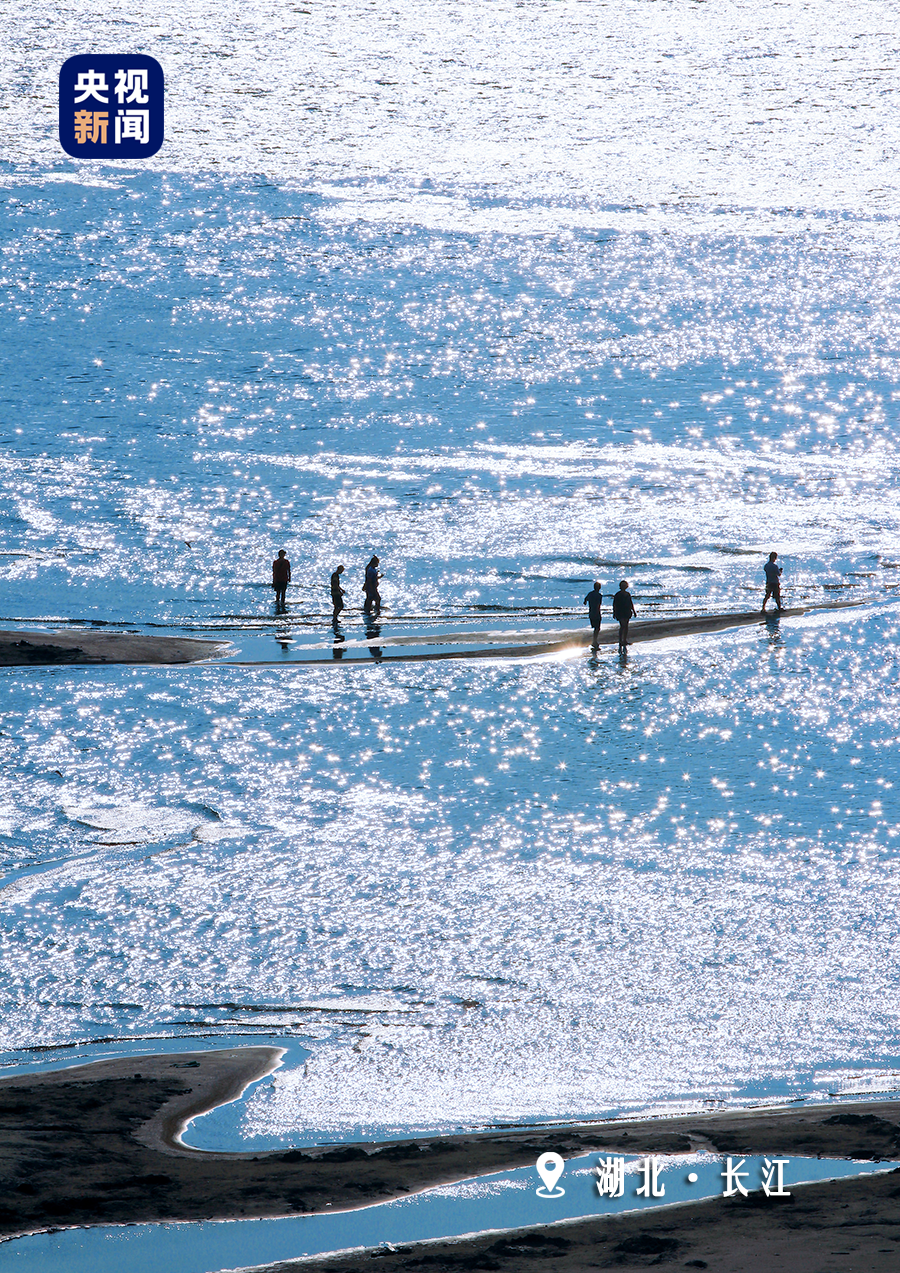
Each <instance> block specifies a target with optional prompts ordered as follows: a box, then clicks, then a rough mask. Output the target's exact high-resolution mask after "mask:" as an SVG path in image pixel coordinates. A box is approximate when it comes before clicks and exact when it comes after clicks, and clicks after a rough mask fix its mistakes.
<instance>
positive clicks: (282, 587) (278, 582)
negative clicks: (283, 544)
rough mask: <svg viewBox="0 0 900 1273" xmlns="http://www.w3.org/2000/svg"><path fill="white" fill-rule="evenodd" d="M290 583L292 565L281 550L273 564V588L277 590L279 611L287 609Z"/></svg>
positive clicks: (276, 598) (276, 602)
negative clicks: (286, 598) (286, 599)
mask: <svg viewBox="0 0 900 1273" xmlns="http://www.w3.org/2000/svg"><path fill="white" fill-rule="evenodd" d="M290 582H291V563H290V562H289V561H288V559H287V553H286V552H285V551H284V549H283V548H281V549H279V552H278V556H277V557H276V558H275V560H274V561H273V562H272V587H273V588H274V589H275V606H276V608H277V609H279V610H284V609H286V601H285V597H286V595H287V586H288V584H289V583H290Z"/></svg>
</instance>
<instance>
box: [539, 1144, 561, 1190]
mask: <svg viewBox="0 0 900 1273" xmlns="http://www.w3.org/2000/svg"><path fill="white" fill-rule="evenodd" d="M565 1169H566V1164H565V1163H564V1162H563V1160H562V1158H561V1157H560V1155H559V1154H541V1156H540V1158H539V1159H538V1160H537V1170H538V1175H539V1176H540V1178H541V1180H543V1182H544V1188H543V1189H537V1190H536V1191H535V1192H536V1193H539V1194H540V1195H541V1197H542V1198H561V1197H562V1196H563V1194H564V1193H565V1192H566V1191H565V1189H557V1188H556V1182H557V1180H559V1178H560V1176H561V1175H562V1174H563V1172H564V1171H565Z"/></svg>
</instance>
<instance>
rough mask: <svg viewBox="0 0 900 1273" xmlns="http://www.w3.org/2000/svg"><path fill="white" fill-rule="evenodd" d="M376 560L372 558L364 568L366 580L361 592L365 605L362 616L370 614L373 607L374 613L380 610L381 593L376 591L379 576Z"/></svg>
mask: <svg viewBox="0 0 900 1273" xmlns="http://www.w3.org/2000/svg"><path fill="white" fill-rule="evenodd" d="M378 565H379V562H378V558H377V557H373V558H372V559H371V561H370V562H369V564H368V566H366V578H365V583H364V584H363V592H364V593H365V594H366V604H365V605H364V606H363V614H371V613H372V607H373V606H374V607H375V613H376V614H378V611H379V610H380V609H381V593H380V592H379V591H378V580H379V579H380V578H381V575H380V574H379V572H378Z"/></svg>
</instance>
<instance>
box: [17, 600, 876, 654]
mask: <svg viewBox="0 0 900 1273" xmlns="http://www.w3.org/2000/svg"><path fill="white" fill-rule="evenodd" d="M864 604H865V603H864V602H861V601H837V602H832V603H831V604H829V605H821V606H797V607H794V608H792V609H786V610H782V611H781V612H780V615H776V613H775V611H773V610H770V611H769V612H768V614H767V615H766V616H765V618H764V617H763V615H762V613H761V612H760V611H759V610H749V611H744V610H742V611H735V612H734V613H729V614H702V615H682V616H679V617H677V618H664V619H641V620H635V621H634V622H633V623H632V624H631V627H630V628H629V630H628V637H629V643H630V644H635V645H639V644H641V643H642V642H644V641H660V640H663V639H664V638H665V637H676V636H691V635H695V634H697V633H703V632H724V631H727V629H729V628H739V627H746V626H748V625H751V624H758V623H763V622H765V621H766V620H767V619H768V620H774V619H776V618H779V617H780V618H783V619H785V618H792V617H796V616H797V615H801V614H809V613H811V612H813V611H825V610H846V609H847V608H849V607H852V606H859V605H864ZM618 631H619V629H618V625H617V624H615V623H613V622H612V621H611V620H607V621H606V622H605V623H604V625H603V627H602V628H601V631H600V641H599V644H600V645H615V644H616V643H617V641H618ZM510 638H511V639H512V641H513V642H514V644H503V642H504V641H509V640H510ZM591 641H592V634H591V630H590V628H586V627H585V628H579V629H577V630H572V629H568V630H566V631H564V632H562V633H560V634H559V635H558V636H555V635H553V634H548V633H546V632H537V633H528V634H523V635H521V636H520V637H518V639H517V637H516V634H515V633H511V634H509V635H508V636H505V635H504V634H502V633H496V632H490V633H484V632H472V631H460V632H446V633H434V632H429V633H422V634H420V635H419V634H407V635H403V636H395V635H393V634H392V633H391V632H390V630H389V629H388V630H387V631H386V632H385V633H384V635H383V636H381V637H378V638H373V639H372V640H369V641H349V642H347V643H346V645H345V646H343V647H334V646H332V645H330V644H329V645H328V646H327V647H326V646H322V647H321V649H322V650H323V651H324V650H325V649H326V648H327V650H328V655H329V656H330V657H326V656H325V655H324V654H319V656H318V657H316V658H311V659H310V658H303V647H302V646H298V649H297V654H298V657H292V658H291V659H290V660H289V664H290V666H297V665H298V664H299V665H301V666H302V665H303V664H315V665H316V666H317V667H328V666H335V665H336V664H344V665H346V664H348V663H362V664H365V665H369V664H371V663H373V662H389V661H391V660H400V659H402V660H405V661H411V660H415V661H423V660H432V659H496V658H529V657H530V658H533V657H536V656H539V655H548V654H551V655H552V654H566V653H571V652H574V651H576V650H580V649H588V648H589V647H590V645H591ZM434 645H442V646H443V647H444V648H442V649H441V650H440V651H438V650H432V649H430V648H429V647H431V646H434ZM448 645H449V646H455V645H459V646H460V647H462V648H460V649H452V648H451V649H447V648H446V647H447V646H448ZM229 648H230V642H227V641H205V640H197V639H195V638H193V637H170V636H144V635H140V634H137V633H130V632H97V631H95V630H93V629H84V630H79V631H75V632H72V631H68V632H14V631H13V632H9V631H6V632H0V666H6V667H11V666H20V667H27V666H35V665H40V664H97V663H150V664H154V663H155V664H166V663H199V662H208V661H209V660H210V659H219V658H221V657H223V656H224V655H225V653H226V651H228V650H229ZM307 648H309V647H307ZM336 648H337V649H339V650H340V656H339V657H336V658H335V657H334V654H335V650H336ZM373 650H377V651H378V653H377V655H376V656H375V657H373ZM228 661H229V662H230V663H231V662H234V663H235V665H236V666H253V667H265V666H268V665H269V664H272V663H275V662H277V663H278V665H279V666H285V661H284V660H282V659H278V660H274V659H268V660H263V661H260V660H252V661H250V662H249V663H247V662H245V661H244V660H241V659H240V658H238V659H235V660H232V659H230V658H229V660H228Z"/></svg>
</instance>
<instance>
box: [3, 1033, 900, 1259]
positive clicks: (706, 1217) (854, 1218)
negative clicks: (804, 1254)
mask: <svg viewBox="0 0 900 1273" xmlns="http://www.w3.org/2000/svg"><path fill="white" fill-rule="evenodd" d="M280 1057H281V1051H280V1049H278V1048H271V1047H246V1048H225V1049H215V1050H210V1051H203V1052H193V1053H177V1054H170V1055H165V1056H143V1057H125V1058H121V1057H120V1058H116V1059H113V1060H106V1061H98V1062H92V1063H90V1064H86V1065H79V1066H74V1067H70V1068H68V1069H61V1070H53V1071H49V1072H48V1071H44V1072H41V1073H37V1074H22V1075H16V1076H13V1077H9V1078H5V1079H2V1080H0V1178H2V1179H3V1181H4V1185H5V1187H4V1191H3V1197H2V1199H0V1237H3V1238H9V1237H14V1236H17V1235H24V1234H28V1233H35V1232H40V1231H44V1230H47V1229H56V1228H61V1227H69V1226H73V1225H97V1224H128V1223H136V1222H149V1221H179V1220H181V1221H184V1220H216V1219H230V1218H250V1217H257V1218H261V1217H276V1216H297V1215H303V1214H309V1213H313V1212H324V1211H326V1210H334V1211H341V1210H351V1209H354V1208H356V1207H359V1206H364V1205H366V1204H370V1203H373V1202H381V1201H387V1200H389V1199H392V1198H398V1197H402V1196H405V1195H407V1194H410V1193H415V1192H419V1191H421V1190H423V1189H427V1188H429V1187H431V1186H434V1185H440V1184H450V1183H452V1182H454V1181H459V1180H464V1179H468V1178H471V1177H472V1176H478V1175H484V1174H488V1173H490V1172H497V1171H503V1170H507V1169H510V1168H514V1167H523V1166H530V1165H532V1164H533V1163H534V1162H535V1161H536V1159H537V1158H538V1156H539V1155H540V1154H542V1153H544V1152H546V1151H548V1150H552V1151H555V1152H557V1153H560V1154H562V1155H563V1156H564V1157H566V1158H572V1157H576V1156H578V1155H581V1154H587V1153H590V1152H592V1151H609V1152H613V1153H616V1152H618V1153H628V1154H641V1153H660V1154H664V1153H686V1152H694V1151H697V1150H706V1151H709V1152H713V1153H716V1154H723V1155H724V1154H731V1155H736V1154H738V1155H743V1154H783V1155H787V1156H791V1155H796V1156H800V1155H807V1156H816V1155H819V1156H821V1157H827V1158H862V1159H868V1160H878V1161H887V1162H890V1161H892V1160H893V1161H896V1160H898V1159H900V1101H867V1102H866V1101H864V1102H853V1103H850V1102H847V1103H844V1102H841V1103H840V1104H833V1103H829V1104H810V1105H805V1104H804V1105H791V1106H786V1107H772V1108H769V1107H767V1108H757V1109H751V1110H719V1111H716V1112H714V1113H707V1112H695V1113H686V1114H682V1115H679V1116H677V1117H661V1118H640V1119H615V1120H611V1121H607V1122H597V1123H573V1124H566V1125H557V1124H553V1125H552V1126H548V1125H540V1126H535V1127H529V1128H521V1127H518V1128H494V1129H490V1130H487V1131H483V1132H477V1133H464V1134H457V1135H447V1136H435V1137H425V1138H416V1139H410V1140H404V1141H386V1142H381V1143H360V1144H349V1145H348V1144H342V1145H320V1146H316V1147H313V1148H303V1149H289V1150H277V1151H272V1152H265V1153H226V1152H223V1153H218V1152H210V1151H206V1150H198V1149H193V1148H191V1147H190V1146H187V1145H185V1144H183V1143H182V1142H181V1139H180V1137H181V1134H182V1132H183V1129H184V1127H185V1125H186V1123H187V1122H188V1120H189V1119H191V1118H192V1117H195V1116H196V1115H197V1114H199V1113H201V1112H203V1111H205V1110H208V1109H212V1108H215V1107H216V1106H217V1105H219V1104H221V1103H222V1102H223V1101H227V1100H232V1099H235V1098H236V1097H237V1096H238V1095H239V1094H240V1093H241V1092H242V1091H243V1090H244V1089H245V1088H246V1086H247V1085H248V1084H250V1083H252V1082H253V1081H254V1080H256V1079H259V1078H262V1077H264V1076H265V1075H267V1074H269V1073H271V1072H272V1071H273V1070H274V1069H275V1068H276V1067H277V1066H278V1064H279V1061H280ZM822 1191H824V1192H822ZM753 1198H755V1199H756V1201H748V1202H747V1204H746V1205H744V1204H742V1203H741V1202H740V1201H738V1200H734V1199H713V1200H711V1201H710V1202H708V1203H698V1204H690V1205H689V1206H682V1207H673V1208H666V1209H665V1211H653V1212H652V1213H649V1214H643V1215H634V1214H632V1215H630V1216H628V1215H623V1216H618V1217H615V1216H609V1217H599V1218H597V1219H592V1220H589V1221H576V1222H572V1223H570V1224H568V1225H566V1226H560V1225H551V1226H543V1227H541V1228H539V1229H535V1230H529V1231H527V1235H526V1236H525V1237H522V1236H521V1235H520V1236H519V1237H516V1238H514V1237H513V1236H510V1235H509V1234H507V1235H504V1237H503V1238H502V1239H500V1238H498V1237H497V1235H496V1234H494V1235H486V1236H485V1235H482V1236H480V1237H477V1238H472V1239H469V1240H468V1241H469V1243H470V1244H473V1245H471V1246H470V1247H464V1244H461V1243H460V1242H444V1243H439V1244H434V1243H431V1244H424V1245H422V1246H420V1247H417V1248H415V1249H414V1250H413V1251H412V1252H406V1251H402V1252H396V1253H390V1252H387V1253H385V1252H384V1251H379V1252H378V1253H361V1254H357V1255H355V1256H354V1257H353V1259H352V1260H351V1261H350V1262H349V1263H348V1262H347V1261H348V1257H346V1256H340V1257H330V1259H329V1260H328V1261H326V1262H324V1263H323V1261H322V1260H321V1259H320V1258H319V1257H317V1260H318V1262H319V1263H323V1268H324V1267H327V1268H329V1269H331V1270H332V1273H336V1270H337V1269H338V1268H341V1269H347V1270H348V1271H349V1270H350V1269H356V1268H360V1267H362V1266H363V1265H365V1264H368V1263H371V1262H372V1261H373V1260H375V1259H377V1261H378V1264H377V1267H379V1268H383V1269H388V1268H391V1269H393V1268H395V1267H396V1268H398V1269H399V1268H409V1269H412V1268H416V1267H417V1268H436V1269H440V1268H444V1267H446V1268H448V1269H451V1268H452V1269H458V1268H462V1267H472V1268H490V1269H499V1268H506V1267H507V1265H508V1267H509V1268H510V1269H511V1270H513V1269H520V1268H521V1270H523V1273H526V1271H527V1270H529V1269H530V1268H531V1264H529V1262H528V1261H532V1263H533V1262H534V1261H535V1260H538V1261H542V1260H545V1259H547V1258H552V1259H553V1261H554V1264H555V1266H556V1267H557V1268H559V1269H560V1270H561V1273H566V1271H567V1270H570V1269H571V1270H574V1269H582V1268H588V1267H594V1268H605V1267H610V1268H612V1267H616V1268H620V1269H622V1268H624V1269H628V1268H632V1267H634V1268H638V1267H646V1265H647V1264H648V1263H652V1262H655V1263H665V1262H666V1261H668V1260H669V1255H670V1254H671V1255H672V1259H673V1260H674V1265H675V1266H678V1267H685V1265H686V1262H687V1261H689V1260H691V1259H695V1260H696V1259H703V1260H706V1262H707V1264H708V1265H709V1267H712V1268H716V1269H720V1270H725V1269H743V1268H745V1267H746V1268H748V1269H749V1268H750V1267H752V1265H751V1264H750V1263H747V1264H737V1263H734V1262H732V1263H728V1262H727V1260H726V1259H725V1257H724V1256H720V1255H719V1254H713V1255H712V1257H711V1258H710V1259H707V1255H706V1254H703V1253H702V1252H703V1251H707V1252H710V1253H715V1252H718V1251H720V1249H721V1251H724V1252H728V1251H730V1250H731V1248H732V1247H733V1246H734V1242H735V1240H736V1236H735V1235H736V1234H738V1232H740V1234H742V1235H743V1236H741V1241H744V1239H745V1237H746V1240H747V1241H748V1242H751V1239H752V1242H756V1243H757V1246H758V1251H759V1252H760V1253H762V1252H764V1251H766V1250H769V1248H768V1247H766V1246H765V1243H770V1242H772V1241H774V1240H775V1235H776V1229H777V1226H776V1217H777V1225H778V1226H780V1227H781V1228H780V1230H779V1232H781V1231H783V1232H781V1238H780V1239H779V1240H781V1241H782V1242H783V1244H785V1245H784V1246H783V1247H778V1246H777V1243H776V1247H774V1248H772V1251H773V1252H774V1251H775V1250H776V1249H777V1250H782V1249H783V1250H784V1251H785V1252H787V1251H793V1250H794V1249H795V1247H797V1243H798V1242H799V1241H800V1239H799V1238H798V1237H797V1234H798V1233H801V1234H806V1237H805V1238H804V1239H803V1240H804V1241H807V1242H809V1243H812V1244H813V1245H816V1246H817V1249H820V1250H821V1252H825V1249H826V1247H827V1249H828V1250H829V1251H830V1250H832V1249H834V1250H837V1249H838V1248H840V1249H841V1250H844V1249H848V1244H849V1243H850V1241H851V1240H852V1241H853V1242H854V1243H857V1244H859V1243H863V1242H865V1243H868V1244H869V1245H868V1246H866V1247H865V1249H866V1251H868V1250H869V1246H872V1251H871V1252H870V1254H871V1255H872V1260H869V1256H868V1255H866V1261H868V1262H864V1263H860V1264H858V1265H857V1264H848V1263H846V1262H845V1263H844V1264H843V1265H841V1264H828V1263H827V1260H826V1259H825V1255H824V1254H823V1255H822V1260H820V1262H819V1264H816V1265H815V1266H813V1265H810V1266H809V1267H810V1268H812V1267H815V1268H816V1269H819V1270H825V1269H831V1268H834V1269H836V1270H840V1273H847V1270H848V1269H850V1268H856V1267H859V1268H861V1269H862V1268H865V1269H867V1270H869V1269H871V1270H879V1269H880V1268H881V1267H882V1265H880V1264H878V1263H877V1261H875V1262H873V1261H874V1260H875V1255H877V1254H878V1252H879V1251H881V1250H882V1249H883V1250H884V1251H890V1252H891V1253H892V1254H893V1258H894V1260H895V1263H894V1265H888V1264H885V1265H884V1266H883V1267H884V1268H885V1269H887V1268H888V1267H891V1268H894V1269H895V1268H896V1267H897V1263H896V1262H897V1260H898V1255H900V1178H898V1177H897V1176H896V1175H891V1176H885V1177H881V1176H876V1177H868V1178H866V1179H863V1180H850V1181H847V1180H844V1181H839V1182H836V1183H834V1184H828V1185H810V1186H803V1187H802V1192H801V1190H800V1189H797V1190H796V1196H795V1198H794V1202H793V1203H792V1204H791V1205H790V1207H789V1208H787V1207H785V1208H784V1211H783V1212H782V1211H777V1212H776V1210H775V1208H777V1207H779V1206H784V1204H782V1203H779V1202H777V1201H775V1200H769V1201H770V1202H771V1204H772V1205H771V1207H764V1208H763V1207H760V1205H759V1198H758V1197H757V1195H751V1199H753ZM810 1200H811V1201H810ZM725 1203H728V1204H729V1206H727V1207H726V1206H725V1205H724V1204H725ZM735 1226H740V1228H739V1229H738V1228H736V1227H735ZM798 1226H799V1228H798ZM841 1226H843V1228H841ZM836 1229H841V1232H840V1241H838V1240H837V1237H836V1233H835V1230H836ZM695 1230H696V1233H694V1231H695ZM692 1234H694V1237H696V1244H695V1245H694V1246H692V1245H691V1242H692V1241H694V1238H692V1236H691V1235H692ZM753 1234H755V1235H756V1236H755V1237H753ZM641 1235H645V1237H643V1238H642V1237H641ZM698 1235H699V1236H698ZM873 1235H875V1236H874V1237H873ZM701 1237H702V1242H701V1241H700V1239H701ZM645 1238H646V1240H645ZM632 1239H633V1242H632ZM639 1239H640V1241H642V1242H643V1243H644V1245H643V1246H641V1245H640V1243H639V1242H638V1240H639ZM651 1239H653V1240H652V1241H651ZM657 1239H659V1240H660V1241H662V1239H665V1241H664V1242H663V1245H662V1246H660V1245H659V1244H658V1241H657ZM876 1240H877V1242H876ZM498 1242H500V1243H501V1244H502V1243H507V1246H504V1247H503V1249H502V1251H501V1250H500V1248H498V1247H497V1243H498ZM672 1242H675V1243H676V1245H674V1246H673V1245H671V1243H672ZM629 1243H632V1245H631V1246H629V1245H628V1244H629ZM634 1243H638V1245H637V1246H635V1245H634ZM654 1243H656V1245H654ZM666 1243H669V1245H666ZM704 1243H705V1244H706V1245H705V1246H704V1245H703V1244H704ZM792 1243H793V1245H791V1244H792ZM823 1243H824V1245H822V1244H823ZM873 1243H876V1245H877V1249H876V1245H872V1244H873ZM717 1244H718V1245H717ZM759 1244H763V1245H759ZM829 1244H830V1245H829ZM751 1245H752V1243H751ZM801 1245H802V1243H801ZM748 1249H749V1248H748ZM753 1249H757V1248H753ZM798 1249H799V1248H798ZM854 1249H856V1248H854ZM859 1249H862V1248H861V1247H860V1248H859ZM629 1252H630V1253H631V1254H630V1255H629ZM695 1252H697V1253H695ZM626 1256H628V1259H626V1258H625V1257H626ZM631 1256H634V1258H633V1259H632V1258H631ZM660 1257H665V1258H664V1259H660ZM676 1257H677V1258H676ZM728 1258H731V1257H730V1256H729V1257H728ZM760 1258H762V1255H760ZM775 1258H776V1257H775V1255H774V1254H773V1255H772V1259H773V1260H774V1259H775ZM828 1258H829V1259H830V1256H829V1257H828ZM841 1258H844V1257H841ZM879 1258H880V1256H879ZM885 1258H887V1257H885ZM778 1259H779V1260H781V1259H782V1257H781V1256H779V1257H778ZM395 1260H396V1261H400V1262H398V1263H396V1264H395V1263H394V1262H393V1261H395ZM335 1261H338V1262H339V1263H337V1264H336V1263H335ZM341 1261H342V1262H341ZM402 1261H406V1263H403V1262H402ZM442 1261H443V1262H442ZM485 1261H487V1262H485ZM510 1261H511V1262H510ZM604 1261H607V1262H606V1263H604ZM629 1261H630V1262H629ZM823 1261H824V1262H823ZM669 1262H671V1261H669ZM767 1262H768V1267H775V1268H779V1267H783V1268H797V1269H803V1268H805V1267H806V1266H805V1265H803V1264H801V1263H794V1262H793V1256H791V1257H790V1259H789V1258H788V1256H787V1255H786V1254H785V1255H784V1257H783V1262H782V1263H780V1264H779V1263H778V1262H776V1263H775V1264H774V1265H773V1264H772V1262H771V1260H768V1257H767ZM295 1263H296V1262H295ZM308 1264H309V1261H305V1262H304V1267H307V1266H308ZM687 1267H692V1266H691V1265H689V1264H688V1265H687ZM693 1267H703V1266H702V1265H694V1266H693Z"/></svg>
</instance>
